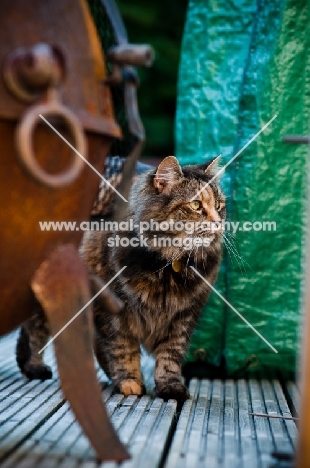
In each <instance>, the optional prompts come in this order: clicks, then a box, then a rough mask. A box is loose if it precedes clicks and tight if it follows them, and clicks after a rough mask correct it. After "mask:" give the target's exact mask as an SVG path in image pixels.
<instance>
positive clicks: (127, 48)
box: [108, 44, 155, 67]
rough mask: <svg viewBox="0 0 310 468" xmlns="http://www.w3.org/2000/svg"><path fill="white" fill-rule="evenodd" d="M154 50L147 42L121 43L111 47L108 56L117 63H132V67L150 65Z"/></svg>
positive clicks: (152, 60)
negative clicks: (139, 43) (137, 43)
mask: <svg viewBox="0 0 310 468" xmlns="http://www.w3.org/2000/svg"><path fill="white" fill-rule="evenodd" d="M154 57H155V54H154V51H153V49H152V47H150V46H149V45H147V44H141V45H136V44H121V45H119V46H115V47H112V48H111V49H110V50H109V52H108V58H109V59H110V60H112V61H113V62H114V63H117V64H118V65H132V66H134V67H150V66H151V65H152V63H153V62H154Z"/></svg>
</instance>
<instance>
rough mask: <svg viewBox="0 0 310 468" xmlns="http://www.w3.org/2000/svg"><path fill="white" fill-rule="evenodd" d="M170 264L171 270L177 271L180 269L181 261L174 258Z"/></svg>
mask: <svg viewBox="0 0 310 468" xmlns="http://www.w3.org/2000/svg"><path fill="white" fill-rule="evenodd" d="M171 266H172V269H173V271H175V272H176V273H178V272H179V271H180V270H181V267H182V263H181V262H180V260H174V262H172V265H171Z"/></svg>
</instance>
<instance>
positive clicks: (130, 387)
mask: <svg viewBox="0 0 310 468" xmlns="http://www.w3.org/2000/svg"><path fill="white" fill-rule="evenodd" d="M115 390H116V391H117V392H119V393H122V394H123V395H125V396H128V395H138V396H140V395H144V393H145V386H144V385H143V384H142V383H141V382H139V381H138V380H135V379H127V380H121V382H119V383H118V384H117V385H115Z"/></svg>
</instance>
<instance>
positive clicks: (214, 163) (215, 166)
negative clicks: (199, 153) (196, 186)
mask: <svg viewBox="0 0 310 468" xmlns="http://www.w3.org/2000/svg"><path fill="white" fill-rule="evenodd" d="M221 156H222V155H221V154H219V155H218V156H216V158H213V159H211V160H210V161H208V162H207V163H205V164H203V166H202V169H203V170H204V172H206V173H207V174H210V175H215V174H216V173H217V172H218V171H219V169H220V167H219V163H220V159H221Z"/></svg>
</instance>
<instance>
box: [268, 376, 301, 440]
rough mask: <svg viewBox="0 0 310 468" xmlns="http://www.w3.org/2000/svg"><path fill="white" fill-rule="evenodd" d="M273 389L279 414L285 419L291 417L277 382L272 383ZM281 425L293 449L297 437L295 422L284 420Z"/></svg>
mask: <svg viewBox="0 0 310 468" xmlns="http://www.w3.org/2000/svg"><path fill="white" fill-rule="evenodd" d="M273 389H274V392H275V395H276V399H277V401H278V406H279V408H280V414H281V415H282V416H285V417H292V413H291V412H290V409H289V407H288V404H287V401H286V399H285V396H284V394H283V390H282V387H281V385H280V383H279V382H278V381H277V380H274V381H273ZM283 423H284V425H285V427H286V430H287V433H288V435H289V438H290V440H291V444H292V446H293V447H295V446H296V443H297V437H298V432H297V427H296V423H295V421H290V420H288V419H284V420H283Z"/></svg>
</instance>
